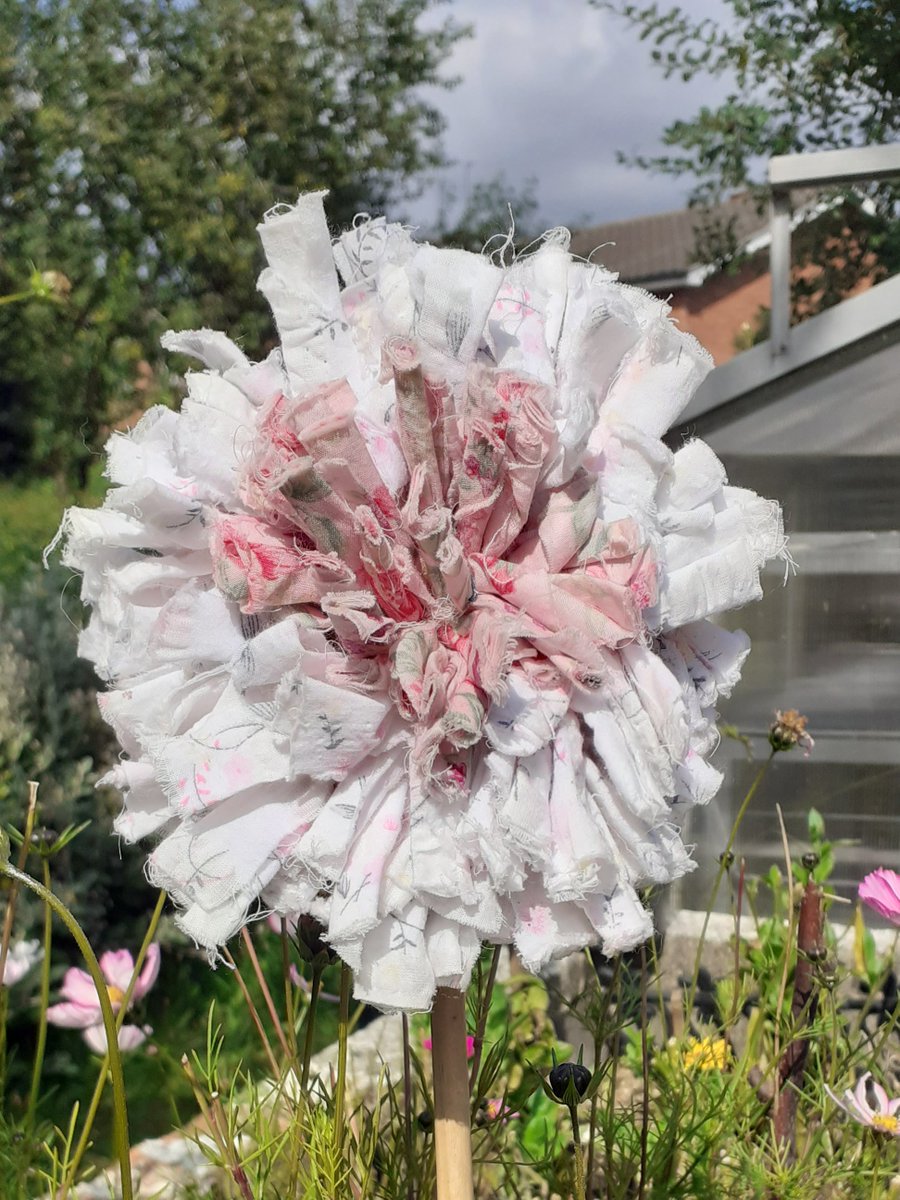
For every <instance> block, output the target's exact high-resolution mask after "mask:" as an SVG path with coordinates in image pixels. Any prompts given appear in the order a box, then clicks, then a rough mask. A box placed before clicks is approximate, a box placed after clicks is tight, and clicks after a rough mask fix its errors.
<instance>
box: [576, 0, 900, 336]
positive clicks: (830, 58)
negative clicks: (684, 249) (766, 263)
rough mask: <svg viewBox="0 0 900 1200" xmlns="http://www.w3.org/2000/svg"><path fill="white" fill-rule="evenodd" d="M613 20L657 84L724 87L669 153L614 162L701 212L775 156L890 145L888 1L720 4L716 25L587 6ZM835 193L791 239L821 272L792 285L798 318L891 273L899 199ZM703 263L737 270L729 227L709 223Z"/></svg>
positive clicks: (895, 119) (648, 11)
mask: <svg viewBox="0 0 900 1200" xmlns="http://www.w3.org/2000/svg"><path fill="white" fill-rule="evenodd" d="M590 2H591V3H592V4H594V5H595V6H596V7H598V8H603V9H606V10H608V11H611V12H613V13H615V14H616V15H618V16H620V17H622V18H623V19H624V20H625V21H626V22H627V23H628V24H629V25H630V26H631V27H632V28H633V29H635V30H636V31H637V33H638V35H639V36H640V38H641V40H642V41H644V42H646V43H647V45H648V47H649V51H650V59H651V62H652V63H653V64H654V65H655V66H656V67H657V68H658V69H659V70H660V71H661V72H662V73H663V75H664V76H665V77H666V78H670V77H680V78H681V79H683V80H684V81H685V82H688V81H690V80H693V79H695V78H698V77H699V78H703V77H712V78H717V79H724V80H726V81H727V82H728V87H729V90H728V93H727V95H726V97H725V99H724V100H723V101H722V103H721V104H719V105H718V106H717V107H711V106H709V105H703V106H702V107H701V108H700V109H699V111H698V112H697V113H696V114H695V115H694V116H693V117H692V118H690V119H688V120H676V121H673V122H671V123H670V124H669V125H667V126H666V128H665V130H664V132H663V135H662V140H663V144H664V146H665V150H664V152H663V153H662V154H658V155H653V156H644V155H638V156H635V157H631V158H629V157H628V156H625V155H621V156H620V157H621V159H622V161H626V162H631V163H633V164H634V165H637V166H640V167H644V168H646V169H649V170H652V171H657V172H661V173H663V174H666V175H674V176H680V175H689V176H692V177H693V178H694V180H695V181H696V182H695V185H694V189H693V194H692V202H693V203H695V204H697V205H698V206H700V207H701V208H704V207H707V206H711V205H714V204H717V203H718V202H720V201H721V200H722V199H723V198H724V197H725V196H726V195H727V194H729V193H731V192H733V191H735V190H741V189H746V188H748V187H749V188H751V189H753V190H755V194H756V195H757V197H758V199H759V202H760V204H762V203H763V201H764V199H765V191H764V189H763V188H762V187H760V186H759V185H760V184H761V182H762V181H761V179H760V177H759V171H760V163H763V164H764V163H765V161H766V160H767V159H768V158H769V157H771V156H772V155H776V154H798V153H801V152H804V151H814V150H825V149H836V148H841V147H849V146H859V145H876V144H881V143H889V142H896V141H897V139H898V137H900V72H898V70H897V63H898V61H900V10H898V8H897V5H896V4H895V3H894V0H821V2H819V3H816V4H809V3H807V2H806V0H728V6H729V8H730V10H731V11H730V13H729V14H728V17H727V19H726V20H723V21H721V22H719V21H716V20H714V19H712V18H710V17H697V16H695V15H693V14H692V12H691V10H690V8H689V7H684V8H682V7H679V6H674V7H671V8H666V7H662V6H660V5H659V4H657V3H652V4H646V5H644V4H634V3H627V2H626V3H621V2H619V0H590ZM865 196H866V199H867V201H868V203H867V205H866V206H863V204H862V193H860V191H859V189H858V188H856V189H853V190H852V191H850V190H846V191H843V192H835V193H833V198H836V199H835V203H834V204H833V206H832V207H831V208H830V209H829V210H828V211H827V212H826V213H824V214H823V215H822V216H820V217H819V218H818V219H817V220H816V221H814V222H811V223H808V224H807V225H806V226H805V227H803V228H801V229H800V230H799V231H798V234H797V236H796V237H795V240H794V260H795V263H796V264H797V265H798V266H805V265H813V266H815V267H821V268H822V271H821V272H819V271H814V272H812V273H806V274H803V275H801V274H798V275H797V278H796V280H795V288H794V307H795V316H798V317H803V316H807V315H810V314H811V313H814V312H816V311H819V310H821V309H822V308H826V307H828V306H829V305H830V304H833V303H835V302H836V301H837V300H839V299H840V298H842V297H843V296H844V295H846V294H847V292H848V291H849V290H850V289H851V288H852V287H853V286H854V284H855V283H857V282H858V281H859V280H860V279H861V278H864V277H867V276H870V275H871V274H872V271H873V263H877V264H878V268H877V270H876V274H877V273H878V271H881V272H884V273H891V272H893V271H895V270H897V268H898V267H900V218H898V202H900V187H898V185H897V184H896V183H889V184H880V185H873V186H871V187H867V188H866V189H865ZM699 241H700V245H698V253H700V254H701V256H702V257H703V259H704V261H707V262H723V261H727V260H729V259H731V258H733V257H734V255H735V253H736V251H737V243H736V241H735V236H734V227H733V222H725V223H723V222H721V221H707V222H706V224H705V227H704V228H702V229H701V232H700V238H699Z"/></svg>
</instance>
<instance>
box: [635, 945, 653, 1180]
mask: <svg viewBox="0 0 900 1200" xmlns="http://www.w3.org/2000/svg"><path fill="white" fill-rule="evenodd" d="M641 1084H642V1095H641V1167H640V1172H641V1173H640V1182H639V1185H638V1200H644V1192H645V1189H646V1187H647V1140H648V1138H649V1136H650V1050H649V1046H648V1045H647V946H646V943H645V944H644V945H643V946H641Z"/></svg>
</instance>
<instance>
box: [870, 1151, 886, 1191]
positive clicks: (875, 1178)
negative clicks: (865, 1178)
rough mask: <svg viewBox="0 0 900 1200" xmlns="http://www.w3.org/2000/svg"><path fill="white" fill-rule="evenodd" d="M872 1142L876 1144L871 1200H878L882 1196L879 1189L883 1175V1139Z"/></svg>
mask: <svg viewBox="0 0 900 1200" xmlns="http://www.w3.org/2000/svg"><path fill="white" fill-rule="evenodd" d="M872 1140H873V1141H874V1143H875V1161H874V1163H873V1164H872V1191H871V1194H870V1197H869V1200H878V1197H879V1196H880V1195H881V1191H880V1189H879V1182H880V1181H879V1176H880V1175H881V1152H882V1149H883V1147H882V1141H883V1138H880V1137H877V1136H876V1137H874V1138H873V1139H872Z"/></svg>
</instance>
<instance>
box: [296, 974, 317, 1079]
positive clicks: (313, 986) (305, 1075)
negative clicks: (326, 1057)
mask: <svg viewBox="0 0 900 1200" xmlns="http://www.w3.org/2000/svg"><path fill="white" fill-rule="evenodd" d="M322 970H323V968H322V965H321V963H318V962H315V963H313V969H312V982H311V983H310V985H309V1008H308V1009H307V1012H306V1033H305V1036H304V1038H303V1066H302V1068H301V1071H300V1090H301V1092H304V1093H305V1092H306V1089H307V1086H308V1085H309V1062H310V1059H311V1058H312V1046H313V1034H314V1032H315V1028H316V1008H317V1007H318V1003H319V988H320V987H321V985H322Z"/></svg>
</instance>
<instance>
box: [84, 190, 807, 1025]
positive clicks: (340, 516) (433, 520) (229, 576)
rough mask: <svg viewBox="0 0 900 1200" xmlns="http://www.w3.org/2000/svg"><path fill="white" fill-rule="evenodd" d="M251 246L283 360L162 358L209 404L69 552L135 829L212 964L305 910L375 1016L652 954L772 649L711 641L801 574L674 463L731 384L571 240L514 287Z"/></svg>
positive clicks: (169, 425)
mask: <svg viewBox="0 0 900 1200" xmlns="http://www.w3.org/2000/svg"><path fill="white" fill-rule="evenodd" d="M260 233H261V237H262V241H263V245H264V248H265V251H266V255H267V258H268V263H269V265H268V267H267V269H266V270H265V271H264V272H263V275H262V277H261V279H260V287H261V289H262V290H263V292H264V293H265V294H266V296H267V298H268V299H269V301H270V303H271V305H272V309H273V312H274V315H275V319H276V322H277V325H278V330H279V335H280V340H281V344H280V346H279V348H278V349H277V350H276V351H275V352H273V354H272V355H270V357H269V358H268V359H267V360H266V361H265V362H262V363H251V362H250V361H248V359H247V358H246V357H245V356H244V354H243V353H242V351H241V350H240V349H239V348H238V347H237V346H235V345H234V344H233V343H231V342H229V341H228V339H227V338H225V337H224V335H222V334H219V333H213V332H211V331H207V330H201V331H198V332H193V333H188V334H170V335H167V338H166V343H165V344H166V345H167V346H168V347H169V348H170V349H172V350H178V351H182V352H185V353H190V354H193V355H195V356H196V357H198V358H200V359H201V361H202V362H203V363H205V370H203V371H200V372H197V373H194V374H191V375H189V376H188V380H187V392H188V394H187V397H186V399H185V401H184V403H183V405H182V408H181V411H180V412H179V413H173V412H170V411H168V410H166V409H162V408H156V409H152V410H150V412H148V413H147V414H146V415H145V416H144V418H143V419H142V420H141V422H140V423H139V424H138V425H137V426H136V428H135V429H134V431H133V432H132V433H131V434H128V435H115V436H114V437H113V439H112V441H111V443H110V445H109V466H108V474H109V476H110V479H111V481H112V483H113V484H114V485H115V486H114V487H113V488H111V490H110V492H109V494H108V496H107V499H106V501H105V504H104V507H103V508H102V509H100V510H99V511H88V510H82V509H73V510H70V512H69V513H68V514H67V517H66V520H65V523H64V534H65V537H66V547H65V551H64V557H65V561H66V562H67V563H69V564H70V565H72V566H74V567H76V568H77V569H78V570H80V571H81V572H82V573H83V597H84V599H85V601H86V602H87V603H89V604H90V605H91V608H92V612H91V618H90V622H89V624H88V626H87V628H86V629H85V631H84V633H83V634H82V638H81V651H82V653H83V654H85V655H86V656H87V657H89V658H90V659H92V661H93V662H94V663H95V664H96V665H97V669H98V670H99V671H100V672H101V674H102V675H103V676H104V677H105V678H106V679H107V680H108V681H109V684H110V687H109V691H108V692H107V693H106V694H105V695H104V696H103V697H102V707H103V712H104V715H105V716H106V718H107V720H109V721H110V723H111V724H112V725H113V726H114V728H115V729H116V732H117V734H118V736H119V738H120V741H121V743H122V746H123V749H124V751H125V756H124V757H123V760H122V762H121V763H120V764H119V765H118V766H117V767H116V768H115V769H114V770H113V771H112V772H111V773H110V775H109V776H108V777H107V781H108V782H111V783H113V784H115V785H116V786H118V787H120V788H121V789H122V791H123V793H124V798H125V799H124V808H123V811H122V813H121V815H120V817H119V818H118V820H117V822H116V830H117V832H118V833H119V834H121V835H122V836H124V837H126V838H127V839H137V838H142V837H145V836H153V837H154V839H155V843H156V844H155V848H154V849H153V850H152V852H151V854H150V858H149V874H150V877H151V879H152V880H153V881H154V882H155V883H157V884H158V885H159V886H161V887H165V888H166V889H168V891H169V892H170V893H171V894H172V895H173V897H174V898H175V899H176V901H177V902H178V904H179V905H180V915H179V921H180V924H181V925H182V928H183V929H184V930H185V932H186V933H188V934H189V935H190V936H191V937H192V938H194V939H195V940H196V941H197V942H198V943H200V944H201V945H203V946H205V947H207V948H208V949H209V950H210V952H211V953H214V952H215V949H216V947H217V946H218V945H220V944H222V943H223V942H224V941H226V940H227V939H228V938H229V937H230V936H232V935H233V934H234V933H235V932H236V930H237V929H239V928H240V926H241V925H242V924H244V923H245V922H246V921H247V920H248V919H251V918H252V917H254V916H256V915H264V914H265V913H267V912H271V911H274V912H276V913H283V914H290V915H294V914H298V913H307V914H311V915H312V916H314V917H316V918H317V919H318V920H320V921H321V923H322V925H323V926H324V929H325V937H326V938H327V940H328V941H329V942H330V944H331V945H332V946H333V947H334V948H335V949H336V950H337V952H338V953H339V954H340V955H341V956H342V957H343V958H344V960H345V961H346V962H347V963H349V964H350V965H351V966H352V968H353V970H354V972H355V990H356V995H357V996H358V998H360V999H364V1000H367V1001H369V1002H371V1003H373V1004H376V1005H378V1006H380V1007H382V1008H385V1009H407V1010H414V1009H422V1008H427V1007H428V1006H429V1004H430V1001H431V998H432V995H433V993H434V990H435V988H436V987H437V986H460V987H461V986H464V985H465V983H466V982H467V980H468V977H469V973H470V971H471V969H472V965H473V963H474V960H475V958H476V956H477V953H478V950H479V947H480V945H481V943H482V941H484V940H487V941H491V942H514V943H515V945H516V946H517V948H518V951H519V953H520V955H521V956H522V958H523V960H524V962H525V963H526V965H528V966H529V967H530V968H533V969H538V968H540V967H541V966H542V965H543V964H544V963H546V962H547V961H548V960H549V959H550V958H552V957H555V956H558V955H561V954H564V953H566V952H568V951H571V950H573V949H575V948H577V947H581V946H584V945H587V944H589V943H593V942H596V941H599V942H601V943H602V945H603V947H604V949H605V950H606V952H608V953H614V952H617V951H620V950H624V949H627V948H629V947H631V946H634V945H635V944H637V943H639V942H640V941H642V940H643V939H644V938H645V937H646V936H647V935H648V933H649V931H650V917H649V915H648V914H647V913H646V912H645V910H644V909H643V907H642V906H641V904H640V901H639V899H638V894H637V890H638V889H639V888H641V887H642V886H645V885H647V884H649V883H664V882H668V881H670V880H672V879H674V878H676V877H677V876H679V875H681V874H682V873H683V872H685V871H687V870H689V869H690V867H691V862H690V860H689V858H688V855H687V853H686V852H685V849H684V846H683V844H682V841H681V837H680V834H679V824H680V821H681V817H682V814H683V813H684V811H685V810H686V809H687V808H688V807H689V806H691V805H693V804H698V803H700V804H702V803H706V802H707V801H708V800H710V799H711V797H712V796H713V795H714V794H715V792H716V789H717V787H718V785H719V781H720V780H719V775H718V773H717V772H716V771H715V769H714V768H712V767H711V766H710V765H709V764H708V763H707V761H706V756H707V755H708V753H709V752H710V751H711V749H712V748H713V746H714V743H715V738H716V735H715V726H714V711H715V704H716V702H717V699H718V697H719V696H721V695H725V694H727V693H728V692H729V691H730V689H731V688H732V687H733V686H734V684H735V682H736V681H737V678H738V675H739V671H740V666H741V663H742V661H743V659H744V657H745V655H746V653H747V650H748V642H747V639H746V637H745V636H744V635H743V634H741V633H728V632H726V631H724V630H722V629H720V628H718V627H717V626H715V625H714V624H712V623H711V622H710V621H709V620H708V618H709V617H710V616H712V615H714V614H715V613H718V612H722V611H724V610H726V609H729V608H732V607H734V606H736V605H740V604H743V603H745V602H747V601H749V600H751V599H754V598H756V597H758V596H759V594H760V587H759V570H760V567H761V566H762V564H763V563H764V562H765V561H766V559H767V558H769V557H771V556H772V555H774V554H777V553H779V552H780V551H781V549H782V542H783V538H782V533H781V523H780V514H779V512H778V509H777V506H775V505H773V504H770V503H769V502H767V501H763V500H760V499H759V497H757V496H755V495H753V494H752V493H749V492H746V491H742V490H741V489H738V488H733V487H730V486H729V485H728V483H727V480H726V478H725V474H724V471H723V470H722V467H721V464H719V463H718V461H717V460H716V458H715V456H714V455H713V454H712V452H711V451H710V450H709V449H708V448H707V447H705V446H704V445H703V444H702V443H699V442H689V443H688V444H687V445H685V446H684V447H682V448H681V449H679V450H677V451H676V452H674V453H673V452H671V451H670V450H668V449H667V448H666V447H665V445H664V444H663V442H662V441H661V440H660V438H661V436H662V434H663V433H664V432H665V430H666V429H667V428H668V427H669V425H670V424H671V423H672V421H673V420H674V419H675V418H676V417H677V414H678V413H679V412H680V411H681V409H682V408H683V407H684V406H685V405H686V404H687V402H688V400H689V399H690V396H691V394H692V392H693V391H694V389H695V388H696V386H697V385H698V383H699V382H700V381H701V379H702V378H703V376H704V374H705V373H706V371H707V370H708V369H709V366H710V362H709V359H708V357H707V355H706V354H705V353H704V352H703V351H702V350H701V349H700V347H699V346H698V345H697V344H696V343H695V342H694V341H693V340H692V339H691V338H689V337H687V336H686V335H684V334H682V333H680V332H679V331H678V330H677V329H676V328H675V327H674V326H673V325H672V324H671V322H670V321H669V320H668V319H667V312H668V310H667V308H666V306H665V305H664V304H663V303H661V302H660V301H658V300H656V299H654V298H653V297H651V296H648V295H646V294H645V293H643V292H640V291H638V290H636V289H632V288H627V287H624V286H622V285H620V284H618V283H617V282H616V281H615V279H614V277H613V276H612V275H610V274H609V273H608V272H605V271H603V270H602V269H601V268H599V267H596V266H591V265H588V264H584V263H580V262H576V261H574V260H572V259H571V258H570V256H569V254H568V252H567V249H566V240H565V237H564V235H563V234H562V233H561V232H559V231H557V232H555V233H554V234H551V235H548V237H547V238H546V239H545V241H544V243H543V244H542V246H541V248H540V249H539V250H538V251H537V252H536V253H534V254H533V255H531V256H528V257H525V258H522V259H520V260H518V261H516V262H514V263H513V264H512V265H511V266H503V265H498V264H495V263H492V262H491V261H489V260H487V259H485V258H483V257H481V256H477V255H471V254H467V253H464V252H462V251H456V250H438V249H435V248H433V247H430V246H425V245H418V244H416V243H415V242H414V241H413V240H412V238H411V237H410V235H409V234H408V233H407V231H406V230H404V229H402V228H401V227H399V226H393V225H389V224H387V223H385V222H384V221H383V220H369V219H359V220H358V221H357V222H356V224H355V226H354V228H352V229H351V230H349V231H347V232H346V233H344V234H343V235H342V236H341V237H339V238H338V239H337V240H336V241H335V242H334V243H333V244H332V242H331V240H330V238H329V235H328V231H327V225H326V222H325V218H324V214H323V209H322V197H321V195H318V194H316V195H309V196H304V197H301V199H300V201H299V203H298V204H297V206H295V207H293V208H290V209H287V210H280V211H276V212H273V213H271V214H269V215H268V216H267V218H266V220H265V221H264V223H263V224H262V225H261V226H260Z"/></svg>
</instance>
